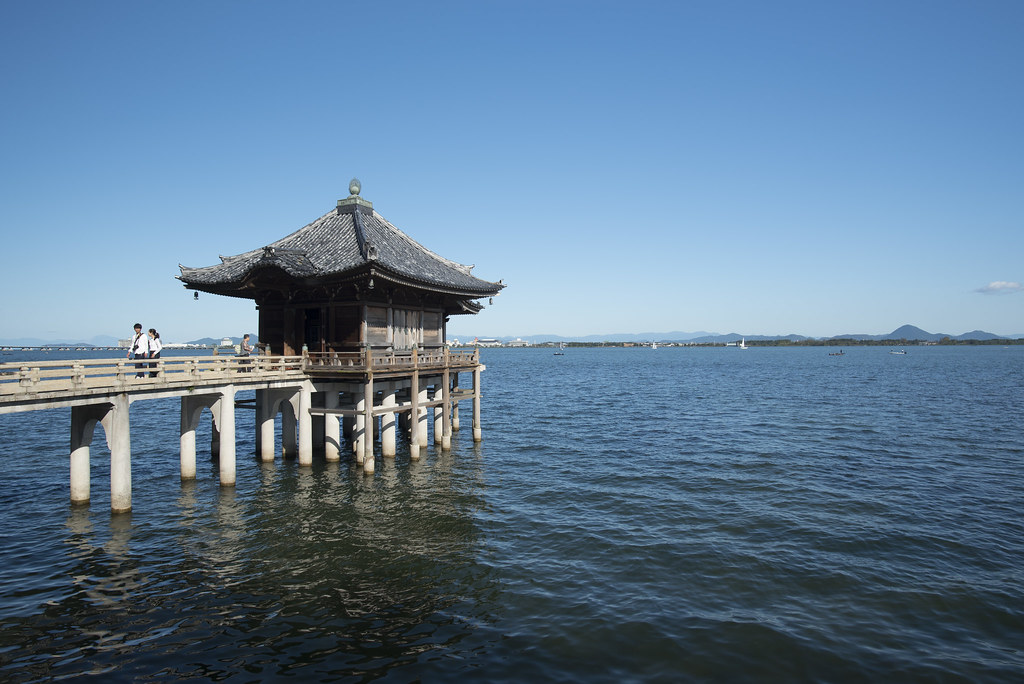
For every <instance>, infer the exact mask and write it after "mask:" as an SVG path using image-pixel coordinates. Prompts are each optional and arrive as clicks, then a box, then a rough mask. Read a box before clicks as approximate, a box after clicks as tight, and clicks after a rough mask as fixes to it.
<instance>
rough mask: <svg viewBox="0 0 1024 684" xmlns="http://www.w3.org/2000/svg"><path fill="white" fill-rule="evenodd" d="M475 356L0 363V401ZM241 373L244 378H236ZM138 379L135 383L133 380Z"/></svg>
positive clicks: (433, 353) (461, 361) (452, 361)
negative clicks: (51, 394) (53, 394)
mask: <svg viewBox="0 0 1024 684" xmlns="http://www.w3.org/2000/svg"><path fill="white" fill-rule="evenodd" d="M479 362H480V355H479V352H478V351H476V350H474V351H456V352H452V351H447V350H443V349H441V350H429V351H425V352H411V351H410V352H393V351H388V352H382V351H373V350H365V351H362V352H322V353H321V352H317V353H306V354H303V355H302V356H208V357H198V356H168V357H166V358H160V359H125V358H121V359H109V358H108V359H77V360H57V361H50V360H46V361H25V362H14V363H0V401H3V400H17V399H18V398H19V397H26V396H35V395H39V394H47V393H72V394H74V393H89V392H93V391H104V390H117V391H124V390H127V389H135V388H137V389H145V388H149V387H157V386H166V385H182V384H187V385H188V386H192V385H196V386H200V385H216V384H224V383H225V381H228V380H246V381H258V380H275V379H287V378H293V377H302V376H307V375H315V376H324V375H331V374H337V375H346V374H354V373H365V372H367V371H372V372H381V373H386V372H393V371H397V372H402V371H410V372H411V371H413V370H440V369H444V368H449V369H463V368H465V369H468V368H472V367H474V366H476V365H478V364H479ZM240 373H244V374H246V376H245V377H244V378H239V377H238V375H237V374H240ZM140 374H141V377H137V376H139V375H140Z"/></svg>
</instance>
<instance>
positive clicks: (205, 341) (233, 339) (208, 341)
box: [185, 335, 259, 347]
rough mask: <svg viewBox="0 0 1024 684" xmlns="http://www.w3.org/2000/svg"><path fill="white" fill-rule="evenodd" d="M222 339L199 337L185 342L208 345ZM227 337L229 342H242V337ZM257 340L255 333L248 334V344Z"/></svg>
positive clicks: (217, 342) (218, 342)
mask: <svg viewBox="0 0 1024 684" xmlns="http://www.w3.org/2000/svg"><path fill="white" fill-rule="evenodd" d="M223 339H224V338H223V337H217V338H213V337H201V338H199V339H198V340H191V341H190V342H186V343H185V344H200V345H205V346H207V347H210V346H213V345H215V344H220V341H221V340H223ZM228 339H229V340H231V344H241V343H242V338H241V337H229V338H228ZM258 341H259V340H257V339H256V336H255V335H250V336H249V344H256V343H257V342H258Z"/></svg>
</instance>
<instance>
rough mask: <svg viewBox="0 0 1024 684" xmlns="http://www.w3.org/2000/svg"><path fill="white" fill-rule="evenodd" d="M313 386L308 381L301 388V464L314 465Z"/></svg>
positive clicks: (299, 419)
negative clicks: (311, 413) (310, 411)
mask: <svg viewBox="0 0 1024 684" xmlns="http://www.w3.org/2000/svg"><path fill="white" fill-rule="evenodd" d="M312 405H313V388H312V387H311V386H310V385H309V384H308V383H307V384H306V385H303V386H302V388H301V389H300V390H299V415H298V421H299V465H300V466H311V465H313V416H311V415H310V414H309V409H310V407H311V406H312Z"/></svg>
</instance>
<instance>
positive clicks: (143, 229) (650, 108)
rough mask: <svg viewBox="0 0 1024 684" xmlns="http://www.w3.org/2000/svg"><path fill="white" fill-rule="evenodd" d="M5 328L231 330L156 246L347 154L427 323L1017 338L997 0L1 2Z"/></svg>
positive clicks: (195, 233)
mask: <svg viewBox="0 0 1024 684" xmlns="http://www.w3.org/2000/svg"><path fill="white" fill-rule="evenodd" d="M0 60H2V62H0V63H2V70H0V79H2V81H0V83H2V90H3V94H4V97H3V101H4V104H3V107H0V136H2V145H3V154H2V156H0V226H2V230H3V236H4V237H3V245H4V247H3V251H4V255H5V258H4V263H3V270H2V275H0V286H2V287H3V290H4V292H5V295H4V298H3V300H2V302H3V303H2V312H0V314H2V315H0V339H2V338H17V337H39V338H44V339H55V338H74V339H88V338H90V337H92V336H94V335H99V334H107V335H116V336H126V335H127V334H128V332H130V327H131V324H132V323H134V322H135V321H141V322H142V323H143V324H144V325H145V326H146V327H150V326H154V327H157V328H158V329H159V330H161V333H162V335H163V337H164V339H165V340H166V341H184V340H188V339H195V338H197V337H204V336H211V337H220V336H223V335H236V336H237V335H240V334H241V333H242V332H245V331H250V332H254V331H255V329H256V321H257V312H256V311H255V310H254V307H253V304H252V302H249V301H245V300H234V299H228V298H218V297H213V296H210V295H201V297H200V300H199V301H198V302H196V301H193V299H192V293H191V292H190V291H187V290H185V289H184V288H183V287H182V286H181V284H180V282H179V281H177V280H175V279H174V276H175V275H177V274H178V272H179V271H178V264H179V263H182V264H185V265H188V266H205V265H209V264H212V263H215V262H217V260H218V255H230V254H237V253H239V252H243V251H247V250H250V249H254V248H257V247H261V246H263V245H265V244H267V243H269V242H272V241H273V240H276V239H278V238H280V237H283V236H284V235H286V234H288V233H291V232H292V231H294V230H296V229H298V228H299V227H301V226H302V225H304V224H305V223H307V222H309V221H310V220H312V219H314V218H317V217H318V216H320V215H322V214H324V213H326V212H327V211H329V210H330V209H331V208H332V207H333V206H334V204H335V203H336V201H337V200H338V199H340V198H342V197H345V196H346V195H347V194H348V191H347V187H348V181H349V179H351V178H352V177H353V176H357V177H359V178H360V180H361V181H362V183H363V191H362V195H363V197H365V198H366V199H368V200H370V201H372V202H373V203H374V207H375V209H377V210H378V211H379V212H380V213H381V214H382V215H383V216H384V217H385V218H387V219H388V220H390V221H391V222H392V223H394V224H395V225H397V226H398V227H399V228H401V229H402V230H404V231H405V232H406V233H408V234H409V235H410V236H412V237H413V238H414V239H416V240H417V241H419V242H420V243H422V244H424V245H425V246H427V247H428V248H430V249H432V250H434V251H436V252H438V253H440V254H442V255H444V256H446V257H448V258H450V259H453V260H455V261H459V262H462V263H469V264H476V269H475V270H474V274H476V275H478V276H479V277H482V278H486V279H488V280H498V279H499V278H500V279H503V280H504V282H505V283H507V284H508V287H507V288H506V290H505V291H504V292H503V293H502V294H501V296H499V297H497V298H495V300H494V304H493V306H487V307H486V308H485V309H484V311H483V312H482V313H481V314H479V315H478V316H476V317H454V318H453V319H452V322H451V323H450V324H449V333H450V335H453V336H463V337H465V336H472V335H479V336H499V335H502V336H503V335H532V334H548V333H551V334H561V335H568V336H572V335H580V336H582V335H589V334H602V333H621V332H641V331H671V330H679V331H710V332H720V333H726V332H738V333H743V334H788V333H798V334H804V335H811V336H830V335H837V334H842V333H870V334H880V333H886V332H890V331H891V330H893V329H895V328H896V327H898V326H900V325H903V324H905V323H910V324H913V325H917V326H919V327H921V328H924V329H925V330H929V331H930V332H945V333H950V334H959V333H962V332H966V331H969V330H974V329H983V330H987V331H989V332H994V333H997V334H1003V335H1015V334H1024V288H1022V286H1021V284H1020V283H1022V282H1024V192H1022V189H1024V126H1022V123H1021V122H1022V121H1024V88H1022V87H1021V78H1020V73H1021V69H1022V67H1024V3H1022V2H1018V1H1016V0H1012V1H1006V2H1000V1H981V2H961V1H957V2H946V1H942V0H927V1H919V2H918V1H913V2H911V1H899V0H897V1H892V0H890V1H887V2H855V3H854V2H817V1H814V2H760V1H758V2H741V1H732V2H730V1H724V2H699V3H698V2H633V3H622V2H605V1H602V0H587V1H582V0H580V1H563V2H558V1H554V0H546V1H542V2H532V1H517V2H511V1H508V2H479V1H472V2H470V1H466V2H431V3H423V2H361V3H355V2H340V1H336V2H315V1H298V2H277V3H269V2H254V1H246V2H232V1H220V2H200V1H198V0H186V1H184V2H175V3H140V2H134V1H133V2H103V1H98V2H89V3H84V2H70V1H68V2H31V3H30V2H11V1H8V2H3V3H0Z"/></svg>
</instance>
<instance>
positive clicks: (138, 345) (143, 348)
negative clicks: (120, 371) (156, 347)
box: [128, 323, 149, 378]
mask: <svg viewBox="0 0 1024 684" xmlns="http://www.w3.org/2000/svg"><path fill="white" fill-rule="evenodd" d="M147 357H149V338H148V337H147V336H146V335H143V334H142V324H141V323H136V324H135V337H133V338H132V343H131V346H129V347H128V358H129V359H145V358H147ZM145 367H146V364H144V363H137V364H135V377H137V378H144V377H146V373H145V372H144V371H143V369H144V368H145Z"/></svg>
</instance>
